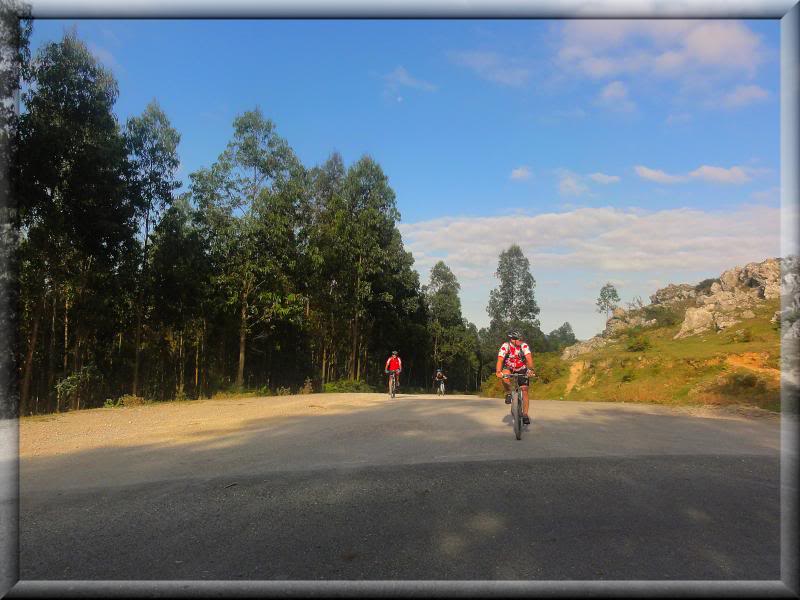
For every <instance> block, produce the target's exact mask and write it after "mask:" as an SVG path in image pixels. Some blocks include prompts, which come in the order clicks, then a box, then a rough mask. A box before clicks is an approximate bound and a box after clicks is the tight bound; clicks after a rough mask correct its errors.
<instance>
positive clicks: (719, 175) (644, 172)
mask: <svg viewBox="0 0 800 600" xmlns="http://www.w3.org/2000/svg"><path fill="white" fill-rule="evenodd" d="M634 170H635V171H636V173H637V175H639V177H641V178H642V179H648V180H650V181H655V182H656V183H686V182H687V181H691V180H692V179H701V180H703V181H710V182H712V183H730V184H742V183H747V182H748V181H750V179H751V176H752V175H755V174H758V173H762V172H764V171H765V169H750V168H748V167H736V166H734V167H729V168H727V169H726V168H725V167H714V166H709V165H702V166H700V167H698V168H697V169H695V170H694V171H691V172H689V173H688V174H686V175H670V174H668V173H665V172H664V171H661V170H659V169H650V168H648V167H645V166H642V165H637V166H635V167H634Z"/></svg>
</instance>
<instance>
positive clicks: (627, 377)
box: [622, 371, 636, 383]
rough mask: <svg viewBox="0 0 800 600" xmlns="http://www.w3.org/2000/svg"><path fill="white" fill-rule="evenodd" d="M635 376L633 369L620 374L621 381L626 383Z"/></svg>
mask: <svg viewBox="0 0 800 600" xmlns="http://www.w3.org/2000/svg"><path fill="white" fill-rule="evenodd" d="M635 378H636V374H635V373H634V372H633V371H626V372H625V373H623V374H622V382H623V383H628V382H629V381H633V380H634V379H635Z"/></svg>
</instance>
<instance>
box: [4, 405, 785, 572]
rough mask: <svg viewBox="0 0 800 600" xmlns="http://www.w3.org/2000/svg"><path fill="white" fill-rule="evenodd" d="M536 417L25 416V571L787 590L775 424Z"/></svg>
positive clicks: (233, 411) (658, 417)
mask: <svg viewBox="0 0 800 600" xmlns="http://www.w3.org/2000/svg"><path fill="white" fill-rule="evenodd" d="M533 406H534V408H533V411H532V414H533V418H534V422H533V424H532V425H531V426H530V427H529V428H527V430H526V431H525V432H524V434H523V439H522V440H521V441H517V440H515V439H514V436H513V433H512V430H511V424H510V420H509V418H508V416H507V412H508V409H507V407H506V406H505V405H504V404H503V403H502V400H496V399H483V398H475V397H469V396H463V397H454V396H447V397H445V398H438V397H436V396H411V395H400V396H399V397H398V398H396V399H394V400H391V401H390V400H387V399H386V397H385V395H379V394H374V395H352V396H349V395H345V394H337V395H311V396H294V397H288V398H280V399H276V398H264V399H245V400H243V399H236V400H227V401H214V402H211V401H206V402H197V403H183V404H181V405H170V406H168V405H163V406H153V407H140V408H136V409H109V410H97V411H85V412H84V413H83V415H80V419H83V420H80V421H79V420H78V416H77V414H74V415H64V416H61V417H58V418H57V419H56V420H55V421H54V422H47V423H39V422H36V421H30V422H26V421H24V422H23V425H22V427H21V438H22V455H21V465H20V472H21V477H20V479H21V490H20V491H21V500H20V546H21V551H20V572H21V578H22V579H24V580H28V579H43V580H53V579H56V580H64V579H81V580H82V579H90V580H98V579H102V580H108V579H123V580H127V579H146V580H175V579H180V580H220V579H221V580H230V579H239V580H248V579H259V580H271V579H274V580H331V579H337V580H338V579H344V580H353V579H371V580H386V579H406V580H448V579H482V580H632V579H633V580H675V581H683V580H750V579H758V580H761V579H771V580H775V579H779V578H780V505H779V493H780V488H779V460H778V459H779V447H780V440H779V430H780V424H779V420H778V419H777V418H761V419H748V418H740V417H733V416H732V417H727V418H720V417H713V418H711V417H701V416H694V415H691V414H688V413H686V412H685V411H676V410H672V409H670V408H667V407H658V406H649V405H631V404H611V403H578V402H556V401H539V402H534V405H533ZM69 419H74V421H70V420H69ZM112 419H113V420H115V421H114V423H115V424H114V425H113V427H112ZM90 421H91V423H90ZM125 421H129V422H128V423H127V424H126V423H125ZM119 423H122V425H120V424H119ZM143 423H148V425H147V426H146V427H145V428H144V429H142V427H143V425H142V424H143ZM45 426H47V427H48V429H47V430H46V431H47V432H48V433H47V436H48V440H43V439H42V440H37V439H36V438H37V436H40V437H42V438H43V437H44V433H43V432H44V431H45V429H44V427H45ZM137 427H138V428H139V429H137ZM103 428H106V429H103ZM101 430H103V431H106V430H107V431H110V432H113V433H108V432H107V433H106V434H104V435H102V436H101V435H100V433H98V432H100V431H101ZM81 432H83V435H82V436H81ZM86 437H91V438H92V439H93V440H96V442H95V443H90V442H91V440H90V442H87V440H86V439H83V438H86ZM51 441H52V443H51Z"/></svg>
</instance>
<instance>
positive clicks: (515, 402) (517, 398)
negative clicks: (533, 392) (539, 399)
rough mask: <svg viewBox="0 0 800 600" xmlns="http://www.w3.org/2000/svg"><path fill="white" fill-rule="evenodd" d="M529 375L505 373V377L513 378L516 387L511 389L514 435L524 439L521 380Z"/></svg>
mask: <svg viewBox="0 0 800 600" xmlns="http://www.w3.org/2000/svg"><path fill="white" fill-rule="evenodd" d="M524 377H528V375H527V374H525V373H504V374H503V379H513V380H514V387H513V388H512V389H511V420H512V423H513V425H514V437H515V438H517V439H518V440H521V439H522V389H521V388H520V387H519V380H520V379H522V378H524Z"/></svg>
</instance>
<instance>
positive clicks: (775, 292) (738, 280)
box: [711, 258, 781, 300]
mask: <svg viewBox="0 0 800 600" xmlns="http://www.w3.org/2000/svg"><path fill="white" fill-rule="evenodd" d="M719 280H720V283H719V287H720V288H721V289H722V291H724V292H735V291H737V290H738V291H746V292H749V293H753V294H755V295H756V297H757V298H762V299H767V300H768V299H770V298H780V295H781V259H780V258H768V259H767V260H765V261H763V262H760V263H748V264H746V265H745V266H743V267H734V268H733V269H729V270H727V271H725V272H724V273H723V274H722V275H720V276H719ZM711 288H712V291H713V289H714V286H713V285H712V286H711Z"/></svg>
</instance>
